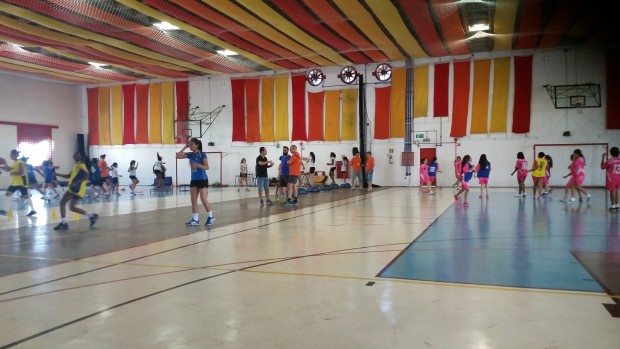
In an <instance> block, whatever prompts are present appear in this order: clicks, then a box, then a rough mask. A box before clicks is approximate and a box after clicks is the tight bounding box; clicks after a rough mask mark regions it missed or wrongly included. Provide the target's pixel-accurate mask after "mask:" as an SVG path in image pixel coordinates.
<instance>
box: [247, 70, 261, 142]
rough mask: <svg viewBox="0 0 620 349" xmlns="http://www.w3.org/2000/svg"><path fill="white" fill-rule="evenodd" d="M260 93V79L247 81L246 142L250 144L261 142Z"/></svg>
mask: <svg viewBox="0 0 620 349" xmlns="http://www.w3.org/2000/svg"><path fill="white" fill-rule="evenodd" d="M259 92H260V79H248V80H246V81H245V113H246V136H245V141H246V142H248V143H252V142H260V114H259V108H258V106H259Z"/></svg>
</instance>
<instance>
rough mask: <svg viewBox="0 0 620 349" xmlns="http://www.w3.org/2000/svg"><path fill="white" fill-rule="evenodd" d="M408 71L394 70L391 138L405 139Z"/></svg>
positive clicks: (403, 69) (391, 99)
mask: <svg viewBox="0 0 620 349" xmlns="http://www.w3.org/2000/svg"><path fill="white" fill-rule="evenodd" d="M406 80H407V70H406V69H405V68H394V70H392V94H391V95H390V138H405V93H406V92H405V82H406Z"/></svg>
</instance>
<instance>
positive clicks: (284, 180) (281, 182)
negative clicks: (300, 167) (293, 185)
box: [278, 176, 288, 187]
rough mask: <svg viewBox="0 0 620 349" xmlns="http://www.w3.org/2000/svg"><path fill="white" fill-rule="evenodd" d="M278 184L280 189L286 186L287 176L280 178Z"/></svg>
mask: <svg viewBox="0 0 620 349" xmlns="http://www.w3.org/2000/svg"><path fill="white" fill-rule="evenodd" d="M278 183H279V184H280V186H281V187H286V186H287V185H288V176H280V179H279V180H278Z"/></svg>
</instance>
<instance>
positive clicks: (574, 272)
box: [379, 190, 620, 293]
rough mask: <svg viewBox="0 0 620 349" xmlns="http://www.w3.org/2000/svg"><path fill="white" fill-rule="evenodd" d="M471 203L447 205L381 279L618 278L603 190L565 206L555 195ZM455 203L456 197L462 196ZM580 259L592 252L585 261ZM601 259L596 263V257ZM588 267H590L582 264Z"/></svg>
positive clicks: (521, 282)
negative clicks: (443, 211) (591, 258)
mask: <svg viewBox="0 0 620 349" xmlns="http://www.w3.org/2000/svg"><path fill="white" fill-rule="evenodd" d="M471 194H473V195H470V200H469V202H470V206H469V207H463V205H462V202H461V201H459V202H456V203H455V204H454V205H452V206H450V207H449V208H448V209H447V210H446V212H445V213H443V214H442V215H441V216H440V217H439V219H437V220H436V221H435V222H434V223H433V224H432V225H431V226H430V227H429V228H428V229H427V230H426V231H425V232H424V233H423V234H422V235H421V236H420V237H419V238H418V239H416V240H415V241H414V242H412V243H411V244H410V245H409V246H408V247H407V248H406V249H405V250H404V251H403V252H402V253H401V254H400V255H399V256H398V257H397V258H396V259H395V260H393V261H392V262H391V263H390V265H388V266H387V267H386V268H385V269H384V270H383V271H382V272H381V273H380V274H379V276H380V277H386V278H402V279H412V280H427V281H439V282H451V283H465V284H480V285H497V286H512V287H524V288H539V289H554V290H571V291H591V292H604V291H606V292H608V293H610V292H609V291H610V288H615V287H607V286H606V285H605V284H606V283H607V284H610V285H611V284H612V283H617V281H618V279H620V275H618V273H615V272H614V273H612V272H611V271H612V270H614V268H616V267H617V266H616V265H615V264H616V263H610V264H609V268H608V267H606V266H605V263H604V261H605V260H609V258H610V256H614V257H615V256H619V253H620V232H619V229H618V221H619V218H618V216H619V214H618V213H610V212H608V211H607V209H606V207H607V204H608V202H607V203H606V202H605V192H604V191H603V190H596V191H593V192H592V196H593V198H592V201H591V202H590V203H587V202H583V203H581V204H579V203H577V204H573V205H570V206H567V205H565V204H564V203H562V202H560V201H559V198H560V193H558V194H557V195H554V197H547V198H543V199H539V200H533V199H532V198H531V196H529V197H527V198H525V199H521V198H515V197H513V193H509V192H491V193H490V194H491V195H490V199H488V200H487V199H484V200H480V199H478V195H477V191H476V190H472V191H471ZM461 200H462V199H461ZM583 256H601V257H600V258H599V257H596V258H599V259H596V260H595V261H592V260H590V261H587V262H584V260H586V258H584V257H583ZM599 260H600V261H601V262H598V261H599ZM588 263H590V264H591V266H592V267H590V266H589V265H588Z"/></svg>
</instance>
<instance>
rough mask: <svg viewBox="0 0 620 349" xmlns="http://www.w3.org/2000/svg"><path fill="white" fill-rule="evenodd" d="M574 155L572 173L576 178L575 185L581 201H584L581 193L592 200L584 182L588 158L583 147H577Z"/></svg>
mask: <svg viewBox="0 0 620 349" xmlns="http://www.w3.org/2000/svg"><path fill="white" fill-rule="evenodd" d="M573 155H574V156H573V164H572V166H571V173H572V177H573V178H574V181H573V187H574V188H575V190H576V191H577V192H578V193H579V202H582V201H583V199H582V197H581V194H584V195H585V196H586V198H587V199H588V201H590V198H591V196H590V194H588V192H587V191H586V190H585V189H584V188H583V182H584V181H585V180H586V159H585V157H584V156H583V153H582V152H581V149H575V150H574V151H573Z"/></svg>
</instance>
